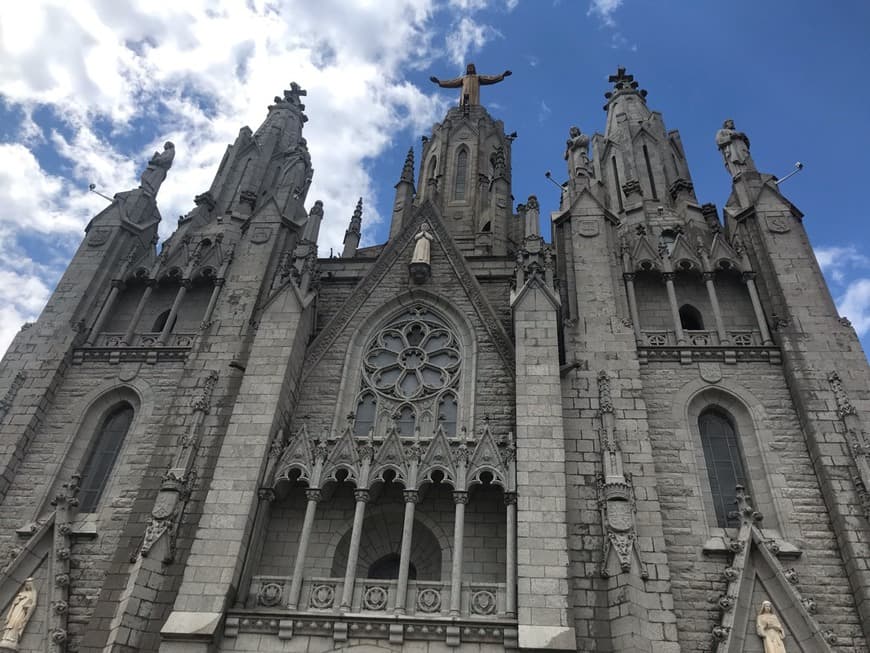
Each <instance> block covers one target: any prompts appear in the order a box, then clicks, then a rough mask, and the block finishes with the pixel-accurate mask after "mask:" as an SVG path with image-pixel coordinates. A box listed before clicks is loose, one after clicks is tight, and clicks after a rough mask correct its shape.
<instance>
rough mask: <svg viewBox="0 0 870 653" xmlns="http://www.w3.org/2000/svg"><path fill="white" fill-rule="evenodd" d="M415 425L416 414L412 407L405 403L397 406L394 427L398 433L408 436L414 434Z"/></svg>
mask: <svg viewBox="0 0 870 653" xmlns="http://www.w3.org/2000/svg"><path fill="white" fill-rule="evenodd" d="M416 425H417V415H416V414H414V409H413V408H411V407H410V406H408V405H407V404H406V405H404V406H402V407H401V408H399V411H398V412H397V413H396V427H397V428H398V429H399V435H401V436H403V437H406V438H409V437H411V436H412V435H414V427H415V426H416Z"/></svg>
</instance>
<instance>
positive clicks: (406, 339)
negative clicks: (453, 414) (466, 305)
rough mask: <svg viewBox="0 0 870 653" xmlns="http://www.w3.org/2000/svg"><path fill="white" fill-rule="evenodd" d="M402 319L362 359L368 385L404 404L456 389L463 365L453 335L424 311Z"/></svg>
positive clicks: (375, 340)
mask: <svg viewBox="0 0 870 653" xmlns="http://www.w3.org/2000/svg"><path fill="white" fill-rule="evenodd" d="M402 317H403V318H405V319H404V320H402V318H400V321H399V323H393V324H391V325H390V326H388V327H387V328H385V329H383V330H382V331H381V332H380V333H379V334H378V335H377V336H376V337H375V338H374V340H373V341H372V342H371V344H370V345H369V348H368V350H367V352H366V354H365V357H364V359H363V362H364V364H363V368H364V375H365V377H366V381H367V385H369V387H371V388H373V389H374V390H376V391H377V392H378V393H380V394H382V395H386V396H388V397H391V398H394V399H399V400H402V401H409V400H414V399H423V398H426V397H430V396H432V395H435V394H437V393H439V392H441V391H442V390H444V389H445V388H448V387H451V386H453V385H454V382H455V381H456V378H457V376H458V374H459V363H460V355H459V346H458V344H457V342H456V339H455V337H454V336H453V334H452V333H450V331H448V330H447V329H446V328H444V325H443V324H441V323H440V321H436V320H435V319H434V318H432V317H431V316H429V315H426V314H425V312H424V311H422V310H421V309H417V310H415V311H413V312H412V314H410V315H409V314H405V315H404V316H402ZM409 318H410V319H409Z"/></svg>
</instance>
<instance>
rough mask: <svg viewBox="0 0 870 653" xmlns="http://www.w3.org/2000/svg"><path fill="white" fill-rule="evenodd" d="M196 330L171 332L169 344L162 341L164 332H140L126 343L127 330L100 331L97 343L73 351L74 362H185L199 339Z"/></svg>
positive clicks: (167, 341)
mask: <svg viewBox="0 0 870 653" xmlns="http://www.w3.org/2000/svg"><path fill="white" fill-rule="evenodd" d="M196 337H197V335H196V334H195V333H170V334H169V337H168V338H167V340H166V343H165V344H160V342H159V340H160V333H137V334H136V335H135V336H133V340H132V342H130V343H125V342H124V334H123V333H105V332H103V333H100V334H99V336H97V338H96V339H95V341H94V344H93V345H86V346H84V347H80V348H78V349H76V350H75V351H74V352H73V359H72V362H73V364H74V365H81V364H82V363H83V362H84V361H105V362H109V363H122V362H124V363H128V362H144V363H149V364H153V363H157V362H158V361H179V360H180V361H183V360H185V359H186V358H187V354H188V352H189V350H190V349H191V347H193V345H194V343H195V342H196Z"/></svg>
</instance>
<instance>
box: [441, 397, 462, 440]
mask: <svg viewBox="0 0 870 653" xmlns="http://www.w3.org/2000/svg"><path fill="white" fill-rule="evenodd" d="M458 413H459V405H458V403H457V401H456V395H454V394H453V393H449V394H446V395H444V396H443V397H441V401H440V402H439V403H438V423H439V424H441V428H443V429H444V433H446V434H447V435H456V417H457V414H458Z"/></svg>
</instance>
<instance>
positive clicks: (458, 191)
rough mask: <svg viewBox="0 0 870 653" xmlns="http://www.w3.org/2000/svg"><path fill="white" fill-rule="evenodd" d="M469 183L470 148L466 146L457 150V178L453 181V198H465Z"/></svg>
mask: <svg viewBox="0 0 870 653" xmlns="http://www.w3.org/2000/svg"><path fill="white" fill-rule="evenodd" d="M467 184H468V150H467V149H465V148H464V147H462V148H459V150H458V151H457V152H456V179H455V181H454V183H453V199H455V200H464V199H465V189H466V186H467Z"/></svg>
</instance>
